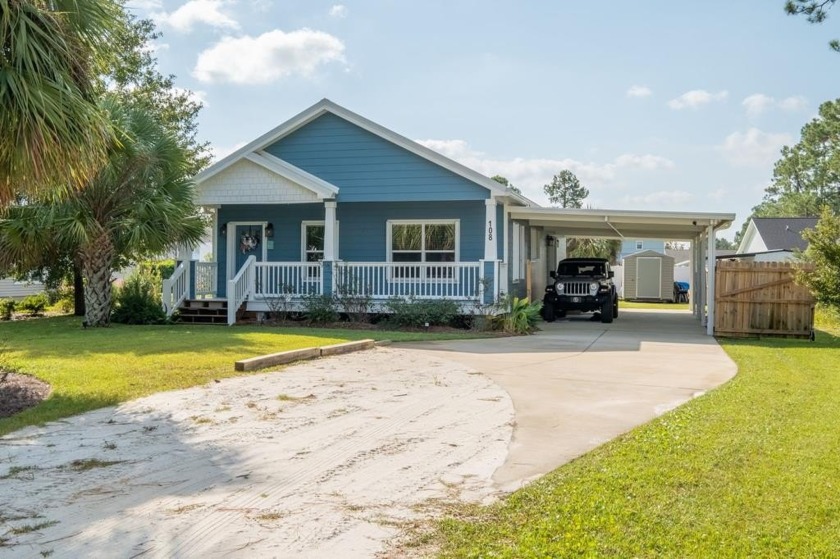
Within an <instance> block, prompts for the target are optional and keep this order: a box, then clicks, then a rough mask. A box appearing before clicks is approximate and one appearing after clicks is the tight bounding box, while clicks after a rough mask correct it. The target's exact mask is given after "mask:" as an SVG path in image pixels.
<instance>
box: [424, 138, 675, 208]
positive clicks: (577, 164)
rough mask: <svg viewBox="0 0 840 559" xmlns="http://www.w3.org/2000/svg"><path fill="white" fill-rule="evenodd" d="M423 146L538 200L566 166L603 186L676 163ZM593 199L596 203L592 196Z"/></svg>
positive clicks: (453, 144)
mask: <svg viewBox="0 0 840 559" xmlns="http://www.w3.org/2000/svg"><path fill="white" fill-rule="evenodd" d="M417 142H418V143H419V144H421V145H424V146H426V147H427V148H429V149H433V150H435V151H437V152H438V153H441V154H443V155H445V156H447V157H449V158H451V159H454V160H455V161H458V162H459V163H461V164H463V165H466V166H467V167H469V168H470V169H474V170H476V171H478V172H479V173H482V174H483V175H486V176H488V177H491V176H493V175H502V176H504V177H506V178H507V179H508V180H510V181H511V182H512V183H513V184H514V185H516V186H517V187H518V188H520V189H522V193H523V194H524V195H525V196H527V197H529V198H531V199H533V200H536V201H542V202H544V203H545V202H547V199H546V197H545V194H544V192H543V185H544V184H546V183H548V182H550V181H551V178H552V177H553V176H554V175H555V174H557V173H558V172H560V171H561V170H563V169H569V170H570V171H572V172H573V173H574V174H575V175H577V177H578V178H579V179H580V182H581V183H583V184H584V185H585V186H586V187H587V188H590V189H592V188H593V187H594V189H596V190H597V189H602V188H605V187H610V186H615V185H616V182H617V181H618V180H619V178H620V177H619V175H620V174H621V173H622V172H626V171H628V170H632V169H642V170H647V171H653V170H660V169H670V168H673V167H674V166H675V165H674V162H673V161H671V160H669V159H667V158H665V157H660V156H657V155H634V154H623V155H620V156H618V157H616V158H615V159H614V160H613V161H612V162H610V163H602V164H599V163H595V162H591V161H578V160H576V159H570V158H565V159H551V158H534V159H526V158H521V157H517V158H515V159H494V158H492V157H489V156H487V154H485V153H482V152H480V151H476V150H473V149H472V148H470V146H469V144H467V142H465V141H464V140H417ZM590 202H597V200H594V199H591V200H590Z"/></svg>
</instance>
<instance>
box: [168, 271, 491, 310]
mask: <svg viewBox="0 0 840 559" xmlns="http://www.w3.org/2000/svg"><path fill="white" fill-rule="evenodd" d="M500 268H501V262H499V261H496V260H494V261H485V260H480V261H478V262H445V263H444V262H442V263H426V262H418V263H404V262H401V263H398V262H344V261H321V262H260V261H257V258H256V257H255V256H253V255H251V256H249V257H248V258H247V259H246V261H245V263H244V264H243V265H242V267H241V268H240V269H239V270H238V271H237V273H236V275H234V277H233V278H232V279H230V280H228V281H227V282H226V284H225V285H223V286H219V285H218V279H217V278H218V277H219V274H218V264H217V263H216V262H198V261H186V260H185V261H180V262H179V263H178V265H177V266H176V268H175V272H174V273H173V274H172V276H171V277H170V278H169V279H166V280H164V282H163V308H164V310H165V311H166V315H167V316H172V314H173V313H174V312H175V311H176V310H178V309H179V308H180V307H181V306H182V305H183V304H184V303H185V301H187V300H188V299H196V298H205V297H210V298H213V299H214V300H216V301H223V302H224V307H225V308H226V311H227V324H228V325H233V324H235V323H236V321H237V314H238V312H239V311H240V309H244V310H246V311H252V312H271V311H276V310H278V309H279V308H282V309H283V310H286V311H302V310H304V309H305V302H306V298H308V297H313V296H322V295H323V296H332V297H336V299H337V301H338V302H339V305H337V307H338V310H339V312H341V310H342V309H341V308H340V307H341V305H340V301H341V299H342V297H357V298H358V297H363V298H369V301H370V305H369V308H370V311H371V312H387V302H388V301H389V300H391V299H394V298H397V299H409V298H414V299H449V300H452V301H455V302H457V303H458V304H459V305H460V306H461V308H462V310H463V311H464V312H465V313H470V312H475V311H476V310H477V309H478V308H480V307H482V306H489V305H492V304H493V303H494V302H495V301H497V300H498V298H499V296H500V294H501V292H502V290H501V289H500V283H501V282H500V279H501V278H502V276H503V274H502V273H500ZM220 287H221V288H220Z"/></svg>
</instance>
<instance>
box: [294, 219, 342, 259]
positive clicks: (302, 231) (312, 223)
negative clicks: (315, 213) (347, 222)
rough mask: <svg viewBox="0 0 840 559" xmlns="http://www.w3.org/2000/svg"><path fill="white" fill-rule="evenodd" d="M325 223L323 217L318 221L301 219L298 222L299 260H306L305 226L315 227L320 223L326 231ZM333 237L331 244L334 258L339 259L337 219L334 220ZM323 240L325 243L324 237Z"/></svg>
mask: <svg viewBox="0 0 840 559" xmlns="http://www.w3.org/2000/svg"><path fill="white" fill-rule="evenodd" d="M326 223H327V222H326V221H324V220H323V219H322V220H320V221H319V220H306V221H301V222H300V261H301V262H307V260H306V253H307V250H306V228H307V227H309V226H316V227H317V226H319V225H320V226H322V227H323V228H324V231H325V232H326V229H327V226H326ZM334 237H335V238H334V239H333V243H334V244H333V246H334V247H335V259H336V260H338V259H339V257H338V254H339V252H338V238H339V237H338V221H336V222H335V235H334ZM324 242H325V243H326V239H324ZM321 252H324V251H323V250H321Z"/></svg>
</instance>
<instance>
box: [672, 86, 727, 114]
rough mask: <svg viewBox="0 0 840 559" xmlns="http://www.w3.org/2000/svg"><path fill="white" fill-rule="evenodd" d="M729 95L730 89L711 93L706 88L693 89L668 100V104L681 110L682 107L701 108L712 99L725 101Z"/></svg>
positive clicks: (676, 109)
mask: <svg viewBox="0 0 840 559" xmlns="http://www.w3.org/2000/svg"><path fill="white" fill-rule="evenodd" d="M727 97H729V92H728V91H718V92H717V93H710V92H708V91H706V90H705V89H693V90H691V91H686V92H685V93H683V94H682V95H680V96H679V97H677V98H675V99H671V100H670V101H668V106H669V107H671V108H672V109H674V110H675V111H679V110H681V109H699V108H700V107H702V106H703V105H708V104H709V103H711V102H712V101H723V100H725V99H726V98H727Z"/></svg>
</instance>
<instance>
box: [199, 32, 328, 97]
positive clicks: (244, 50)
mask: <svg viewBox="0 0 840 559" xmlns="http://www.w3.org/2000/svg"><path fill="white" fill-rule="evenodd" d="M343 61H344V43H342V42H341V41H340V40H339V39H338V38H336V37H334V36H332V35H330V34H328V33H324V32H322V31H313V30H311V29H299V30H297V31H292V32H290V33H285V32H283V31H280V30H279V29H275V30H274V31H269V32H268V33H264V34H262V35H260V36H259V37H250V36H247V35H246V36H244V37H224V38H223V39H222V40H221V41H220V42H218V43H217V44H215V45H213V46H212V47H210V48H209V49H207V50H204V51H202V52H201V53H200V54H199V55H198V61H197V62H196V65H195V68H194V69H193V72H192V75H193V76H195V77H196V78H198V79H199V80H200V81H202V82H207V83H212V82H231V83H238V84H266V83H271V82H275V81H277V80H279V79H281V78H284V77H287V76H292V75H301V76H310V75H312V74H313V73H314V72H315V70H316V69H317V68H318V66H321V65H323V64H327V63H329V62H343Z"/></svg>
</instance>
